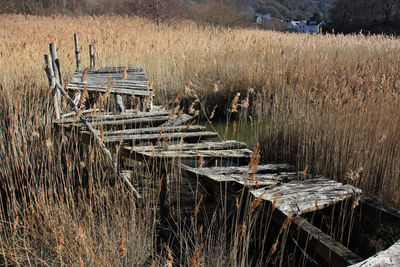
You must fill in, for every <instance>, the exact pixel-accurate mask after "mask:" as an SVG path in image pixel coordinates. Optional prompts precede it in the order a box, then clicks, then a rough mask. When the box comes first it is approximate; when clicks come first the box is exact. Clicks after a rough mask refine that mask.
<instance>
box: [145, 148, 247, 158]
mask: <svg viewBox="0 0 400 267" xmlns="http://www.w3.org/2000/svg"><path fill="white" fill-rule="evenodd" d="M251 153H252V151H251V150H249V149H235V150H204V151H203V150H195V151H161V152H157V153H152V152H144V153H142V154H144V155H146V156H147V157H157V158H169V159H171V158H181V159H184V158H190V159H198V158H200V157H203V158H204V159H209V158H224V159H229V158H249V157H250V156H251Z"/></svg>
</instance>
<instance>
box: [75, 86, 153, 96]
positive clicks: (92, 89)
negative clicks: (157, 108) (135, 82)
mask: <svg viewBox="0 0 400 267" xmlns="http://www.w3.org/2000/svg"><path fill="white" fill-rule="evenodd" d="M84 89H85V86H79V87H76V86H74V85H70V84H69V85H67V90H79V91H83V90H84ZM86 89H87V91H88V92H96V93H104V92H105V91H106V90H107V88H101V87H95V86H93V87H86ZM110 93H111V94H123V95H129V96H131V95H132V94H133V95H135V96H149V95H151V93H152V91H146V90H142V89H140V88H139V89H138V90H136V89H132V88H112V89H111V91H110Z"/></svg>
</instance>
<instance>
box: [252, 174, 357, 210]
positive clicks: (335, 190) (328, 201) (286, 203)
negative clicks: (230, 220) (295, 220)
mask: <svg viewBox="0 0 400 267" xmlns="http://www.w3.org/2000/svg"><path fill="white" fill-rule="evenodd" d="M250 193H251V194H253V195H254V197H256V198H257V197H260V196H262V199H264V200H267V201H269V202H271V203H272V202H274V201H276V208H277V209H279V210H280V211H282V212H283V213H284V214H285V215H287V216H293V215H300V214H304V213H308V212H311V211H315V210H319V209H323V208H326V207H328V206H330V205H333V204H335V203H336V202H339V201H342V200H344V199H346V198H350V197H352V196H355V195H357V194H361V190H360V189H358V188H356V187H354V186H351V185H343V184H342V183H339V182H336V181H333V180H329V179H326V178H324V177H320V176H319V177H316V178H313V179H305V180H302V181H292V182H289V183H282V184H280V185H278V186H276V187H274V188H261V189H256V190H251V191H250ZM276 196H277V198H276Z"/></svg>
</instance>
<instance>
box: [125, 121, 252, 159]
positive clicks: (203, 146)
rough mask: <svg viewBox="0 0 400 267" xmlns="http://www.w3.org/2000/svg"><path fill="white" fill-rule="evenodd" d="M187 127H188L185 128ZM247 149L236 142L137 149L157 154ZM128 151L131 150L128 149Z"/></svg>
mask: <svg viewBox="0 0 400 267" xmlns="http://www.w3.org/2000/svg"><path fill="white" fill-rule="evenodd" d="M184 127H186V126H184ZM242 148H246V144H245V143H242V142H238V141H235V140H228V141H221V142H204V143H194V144H182V145H180V144H172V145H163V146H139V147H135V151H136V152H139V153H141V152H152V151H153V150H154V151H155V152H159V151H188V150H226V149H242ZM128 149H131V148H130V147H128Z"/></svg>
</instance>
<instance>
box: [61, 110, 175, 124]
mask: <svg viewBox="0 0 400 267" xmlns="http://www.w3.org/2000/svg"><path fill="white" fill-rule="evenodd" d="M85 111H86V110H85ZM85 111H84V112H85ZM89 112H93V110H91V111H89ZM85 113H87V112H85ZM168 114H169V111H166V110H160V111H149V112H138V113H137V114H136V113H126V112H125V113H123V114H110V113H107V114H96V115H89V116H86V119H87V120H88V121H107V120H123V119H134V118H146V117H156V116H166V115H168ZM73 115H75V112H73V113H71V116H73ZM75 121H77V119H76V120H75V119H74V118H65V119H64V118H63V119H60V120H56V122H57V123H72V122H75Z"/></svg>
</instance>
